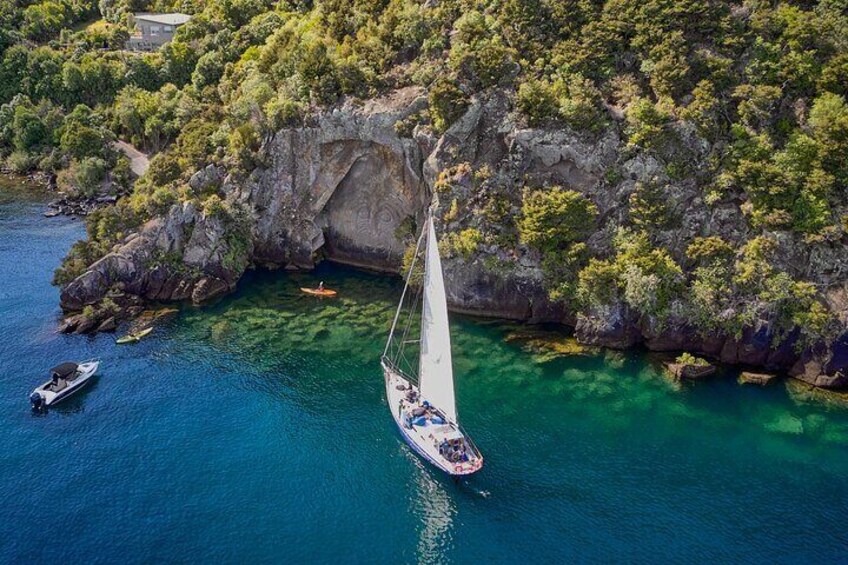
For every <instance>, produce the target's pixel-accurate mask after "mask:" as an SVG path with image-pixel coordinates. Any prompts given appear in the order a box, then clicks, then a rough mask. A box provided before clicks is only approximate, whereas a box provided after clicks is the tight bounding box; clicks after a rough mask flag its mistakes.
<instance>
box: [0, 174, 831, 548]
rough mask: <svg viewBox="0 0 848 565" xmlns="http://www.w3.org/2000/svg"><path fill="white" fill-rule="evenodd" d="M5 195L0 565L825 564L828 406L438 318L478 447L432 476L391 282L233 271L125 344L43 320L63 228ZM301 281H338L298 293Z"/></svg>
mask: <svg viewBox="0 0 848 565" xmlns="http://www.w3.org/2000/svg"><path fill="white" fill-rule="evenodd" d="M4 192H5V194H7V196H5V197H4V196H2V195H3V194H4ZM8 194H9V191H7V190H5V189H4V188H2V187H0V272H2V273H3V278H2V280H3V283H4V284H3V287H2V288H0V364H2V371H0V429H2V430H3V440H4V441H3V457H2V458H0V561H3V562H21V561H24V560H38V561H47V560H72V561H86V562H115V561H122V562H131V563H135V562H150V561H156V560H160V561H166V560H167V561H188V562H208V561H229V562H244V563H253V562H258V563H264V562H279V561H281V560H285V561H295V562H300V561H305V562H310V563H337V562H340V561H341V562H368V563H373V562H379V563H396V562H404V563H407V562H425V563H452V562H461V561H465V560H467V559H469V557H470V556H471V557H473V559H474V560H477V561H480V560H483V561H491V562H499V563H500V562H516V561H529V562H540V561H541V562H559V561H564V560H569V561H590V562H601V561H610V560H627V561H636V562H656V561H692V560H704V561H706V560H720V561H731V560H733V561H778V562H795V561H801V560H804V561H816V562H818V561H841V560H844V558H845V557H844V556H845V549H846V547H848V534H846V533H845V532H844V528H842V524H843V523H845V521H846V519H847V518H848V449H846V447H848V410H846V409H842V408H838V407H835V406H832V405H828V404H826V403H816V402H806V401H804V402H801V401H797V400H793V397H792V396H790V394H788V393H787V391H786V388H785V386H784V384H783V383H778V384H775V385H773V386H771V387H767V388H760V387H755V386H739V385H738V384H736V374H737V373H736V372H735V371H733V370H729V369H725V370H723V371H722V373H721V374H720V375H719V376H718V377H716V378H715V379H713V380H711V381H708V382H704V383H697V384H684V385H679V384H676V383H673V382H671V381H669V380H668V379H667V378H665V377H664V376H663V374H662V370H661V368H660V366H659V364H658V363H657V362H656V359H654V358H653V357H651V356H649V355H647V354H645V353H644V352H640V351H632V352H627V353H620V352H609V351H591V350H590V351H583V350H579V348H575V346H574V344H573V343H572V342H570V341H565V340H564V338H565V337H566V336H564V335H563V334H561V333H559V332H558V331H556V330H555V329H552V328H531V329H530V330H532V331H528V328H525V327H522V326H519V325H516V324H512V323H504V322H497V321H491V320H478V319H472V318H469V317H465V316H453V317H452V328H451V331H452V338H453V343H454V363H455V373H456V385H457V400H458V408H459V412H460V417H461V418H462V421H463V425H464V426H465V428H466V429H467V430H468V431H469V433H470V434H471V435H472V436H473V438H474V440H475V442H476V443H477V445H478V446H479V447H480V449H481V450H482V451H483V454H484V456H485V458H486V463H485V467H484V469H483V471H482V472H481V473H479V474H477V475H475V476H473V477H471V478H470V479H468V480H465V481H461V482H459V483H455V482H454V481H452V480H450V479H448V478H446V477H444V476H441V475H440V474H439V473H437V472H436V471H434V470H433V469H431V468H429V467H427V466H426V465H424V464H423V463H422V462H421V461H420V460H419V459H418V458H417V457H416V456H415V455H413V454H412V453H411V452H410V450H409V449H408V448H407V447H406V446H405V444H403V442H402V441H401V439H400V436H399V435H398V433H397V431H396V430H395V428H394V423H393V421H392V419H391V417H390V415H389V413H388V409H387V407H386V404H385V400H384V391H383V381H382V375H381V372H380V367H379V357H380V354H381V353H382V351H383V346H384V340H385V337H386V334H387V332H388V328H389V325H390V323H391V318H392V316H393V314H394V308H395V306H396V301H397V300H398V298H399V296H400V292H401V288H402V285H401V281H400V279H398V278H393V277H386V276H381V275H375V274H371V273H366V272H362V271H357V270H353V269H349V268H345V267H340V266H336V265H330V264H324V265H322V266H321V267H320V268H319V269H318V270H317V272H314V273H286V272H283V271H277V272H263V271H255V272H250V273H248V275H247V276H246V277H245V278H244V280H243V281H242V282H241V283H240V284H239V287H238V289H237V291H236V292H235V293H234V294H233V295H231V296H228V297H225V298H222V299H220V300H218V301H216V302H214V303H212V304H208V305H205V306H203V307H193V306H188V305H183V306H181V307H180V311H179V313H178V314H176V315H174V316H169V317H166V318H162V319H161V320H160V321H159V322H158V323H157V325H156V329H155V330H154V332H153V333H152V334H151V335H150V336H148V337H147V338H145V339H144V340H142V341H141V342H139V343H138V344H135V345H127V346H116V345H115V344H114V339H115V337H116V336H114V335H97V336H64V335H58V334H56V333H55V328H56V322H57V320H58V317H59V314H60V312H59V309H58V291H57V289H55V288H54V287H52V286H51V285H50V279H51V277H52V271H53V269H54V268H55V267H56V266H57V265H58V263H59V261H60V259H61V257H62V255H63V254H64V253H65V252H66V251H67V249H68V248H69V246H70V245H71V243H73V241H75V240H76V239H78V238H80V237H82V236H83V235H84V227H83V224H82V223H81V222H80V221H78V220H71V219H68V218H61V217H60V218H53V219H46V218H43V217H42V216H41V212H42V211H43V198H42V197H41V196H39V197H29V196H28V194H29V193H28V192H27V191H20V190H18V191H16V192H15V194H14V195H13V196H8ZM319 280H323V281H324V282H325V284H326V286H327V287H328V288H332V289H335V290H338V291H339V296H338V297H336V298H317V297H313V296H306V295H304V294H303V293H301V292H300V290H299V288H300V287H302V286H303V287H305V286H316V285H317V283H318V281H319ZM123 329H125V328H122V330H123ZM522 332H524V333H525V335H524V337H522V335H521V333H522ZM517 333H518V334H519V335H516V334H517ZM119 335H120V332H119ZM91 357H99V358H100V359H101V360H102V369H101V371H100V376H99V377H98V378H97V380H96V381H95V382H94V383H93V384H92V385H90V386H89V388H88V389H87V390H86V391H84V392H82V393H80V394H79V395H78V396H77V397H76V398H73V399H71V400H68V401H67V402H66V403H65V404H63V405H60V406H59V407H56V408H55V409H52V410H50V411H49V412H48V413H47V414H45V415H41V416H37V415H33V414H32V413H31V411H30V410H29V406H28V404H27V396H28V394H29V392H30V391H31V390H32V389H33V388H34V387H35V386H36V385H37V384H40V383H41V382H43V381H44V380H46V371H47V369H49V367H51V366H52V365H53V364H56V363H58V362H61V361H64V360H83V359H88V358H91ZM57 532H61V533H62V536H63V538H64V540H65V542H64V543H52V542H51V540H50V536H51V535H53V534H54V533H57Z"/></svg>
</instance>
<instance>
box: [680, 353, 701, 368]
mask: <svg viewBox="0 0 848 565" xmlns="http://www.w3.org/2000/svg"><path fill="white" fill-rule="evenodd" d="M675 363H677V364H679V365H694V366H695V367H707V366H708V365H709V362H707V360H706V359H702V358H700V357H696V356H694V355H692V354H691V353H689V352H683V353H681V354H680V355H679V356H678V357H677V359H676V360H675Z"/></svg>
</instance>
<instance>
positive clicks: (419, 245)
mask: <svg viewBox="0 0 848 565" xmlns="http://www.w3.org/2000/svg"><path fill="white" fill-rule="evenodd" d="M426 232H427V230H426V229H423V230H421V235H420V236H418V242H417V243H416V244H415V255H413V256H412V263H411V264H410V265H409V272H408V273H407V274H406V283H405V284H404V285H403V292H402V293H401V295H400V302H399V303H398V307H397V311H396V312H395V318H394V320H392V329H391V330H390V331H389V339H388V340H387V341H386V349H384V350H383V357H385V356H386V353H388V352H389V345H391V343H392V336H393V335H394V333H395V326H396V325H397V321H398V317H399V316H400V309H401V308H402V307H403V297H404V296H406V289H407V288H409V279H410V277H412V270H413V269H414V268H415V261H416V260H417V259H418V250H419V249H421V242H422V241H424V234H425V233H426Z"/></svg>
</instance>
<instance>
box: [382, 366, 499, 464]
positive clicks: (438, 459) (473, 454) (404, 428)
mask: <svg viewBox="0 0 848 565" xmlns="http://www.w3.org/2000/svg"><path fill="white" fill-rule="evenodd" d="M383 374H384V377H385V381H386V399H387V400H388V402H389V409H390V411H391V413H392V418H394V420H395V424H397V427H398V430H399V431H400V434H401V436H402V437H403V439H404V441H405V442H406V443H407V444H408V445H409V446H410V447H411V448H412V449H413V450H414V451H415V452H416V453H417V454H418V455H419V456H421V457H422V458H423V459H424V460H426V461H427V462H428V463H430V464H432V465H433V466H435V467H436V468H438V469H439V470H441V471H443V472H445V473H447V474H448V475H452V476H463V475H470V474H472V473H476V472H477V471H479V470H480V469H481V468H482V467H483V457H482V455H480V453H479V452H478V451H477V449H476V448H475V447H474V445H473V444H472V443H471V442H470V440H469V439H468V438H467V437H466V436H465V433H464V432H463V431H462V429H461V428H460V427H459V425H457V424H456V423H454V422H451V421H449V420H447V419H446V418H444V420H445V422H444V424H441V425H439V426H438V429H439V430H443V429H444V428H445V427H449V428H450V429H451V430H452V431H454V432H459V433H460V434H462V437H463V440H464V441H465V442H466V446H467V448H468V453H469V458H468V460H467V461H450V460H448V459H447V458H446V457H445V456H443V455H442V453H440V451H439V446H438V443H437V440H436V439H435V438H434V434H433V433H432V430H433V428H434V426H432V425H427V426H418V425H408V423H407V422H405V421H404V410H406V409H408V408H409V407H410V406H412V404H410V403H408V402H407V401H406V395H407V393H408V392H409V391H410V390H412V391H414V392H416V393H417V392H418V388H417V387H416V386H415V385H414V384H412V383H411V382H410V381H409V380H408V379H405V378H404V377H402V376H401V375H399V374H398V373H397V372H395V371H392V370H391V369H390V368H389V367H388V366H386V364H385V363H384V364H383ZM399 386H402V387H403V389H402V390H401V389H400V388H399Z"/></svg>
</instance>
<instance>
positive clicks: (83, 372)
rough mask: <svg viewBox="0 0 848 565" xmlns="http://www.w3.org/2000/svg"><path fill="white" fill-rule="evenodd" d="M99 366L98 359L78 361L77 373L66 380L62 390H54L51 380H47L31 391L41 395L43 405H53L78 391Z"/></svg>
mask: <svg viewBox="0 0 848 565" xmlns="http://www.w3.org/2000/svg"><path fill="white" fill-rule="evenodd" d="M99 366H100V362H99V361H87V362H85V363H80V365H79V366H78V369H77V370H78V374H77V376H76V377H75V378H74V379H73V380H69V381H67V386H65V387H64V388H63V389H62V390H59V391H54V390H51V389H52V386H51V385H52V384H53V381H47V382H46V383H44V384H43V385H41V386H40V387H38V388H36V389H35V390H33V391H32V393H33V394H36V393H37V394H39V395H41V398H42V402H43V404H44V406H53V405H55V404H58V403H59V402H62V401H63V400H66V399H68V398H69V397H71V396H73V395H74V394H75V393H77V392H79V391H80V389H82V388H83V387H84V386H85V385H86V384H88V382H89V381H90V380H91V378H92V377H93V376H94V374H95V373H96V372H97V368H98V367H99Z"/></svg>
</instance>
